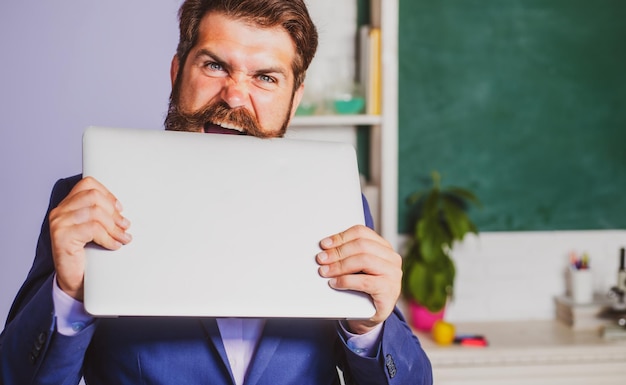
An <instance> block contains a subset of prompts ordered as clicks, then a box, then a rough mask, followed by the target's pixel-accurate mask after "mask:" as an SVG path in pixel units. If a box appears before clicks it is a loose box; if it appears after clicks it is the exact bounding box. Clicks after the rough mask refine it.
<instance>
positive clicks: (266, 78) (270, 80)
mask: <svg viewBox="0 0 626 385" xmlns="http://www.w3.org/2000/svg"><path fill="white" fill-rule="evenodd" d="M259 80H260V81H262V82H264V83H276V80H274V78H273V77H271V76H268V75H259Z"/></svg>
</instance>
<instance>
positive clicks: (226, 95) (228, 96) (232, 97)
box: [221, 75, 248, 108]
mask: <svg viewBox="0 0 626 385" xmlns="http://www.w3.org/2000/svg"><path fill="white" fill-rule="evenodd" d="M221 96H222V99H223V100H224V101H225V102H226V104H228V105H229V106H230V108H237V107H243V106H245V105H246V101H247V98H248V85H247V83H246V79H245V78H244V77H243V76H241V75H238V76H231V77H229V78H227V79H226V81H225V83H224V86H223V87H222V93H221Z"/></svg>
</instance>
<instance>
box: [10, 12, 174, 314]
mask: <svg viewBox="0 0 626 385" xmlns="http://www.w3.org/2000/svg"><path fill="white" fill-rule="evenodd" d="M179 4H180V0H162V1H151V0H132V1H128V0H108V1H85V0H67V1H45V0H29V1H3V2H1V3H0V52H1V53H2V54H1V55H2V56H1V59H0V85H1V86H0V117H1V118H0V181H1V184H2V187H1V188H0V202H1V203H2V205H1V206H0V247H1V248H2V251H1V252H0V322H1V323H2V324H4V320H5V318H6V314H7V313H8V311H9V307H10V305H11V301H12V299H13V297H14V296H15V293H16V292H17V290H18V289H19V286H20V284H21V283H22V281H23V280H24V278H25V277H26V274H27V272H28V269H29V268H30V265H31V263H32V260H33V256H34V250H35V244H36V241H37V236H38V234H39V228H40V226H41V221H42V219H43V216H44V213H45V209H46V206H47V203H48V198H49V194H50V189H51V188H52V185H53V183H54V182H55V181H56V180H57V179H58V178H61V177H65V176H69V175H73V174H77V173H79V172H80V171H81V135H82V131H83V130H84V128H85V127H87V126H89V125H107V126H117V127H138V128H153V129H159V128H161V127H162V121H163V117H164V114H165V111H166V108H167V99H168V96H169V91H170V80H169V66H170V61H171V59H172V55H173V54H174V52H175V48H176V42H177V40H178V31H177V19H176V12H177V10H178V6H179Z"/></svg>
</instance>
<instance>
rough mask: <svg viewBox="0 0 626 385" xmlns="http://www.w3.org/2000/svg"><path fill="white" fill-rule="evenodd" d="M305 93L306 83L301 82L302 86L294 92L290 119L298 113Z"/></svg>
mask: <svg viewBox="0 0 626 385" xmlns="http://www.w3.org/2000/svg"><path fill="white" fill-rule="evenodd" d="M303 94H304V83H302V84H300V87H298V89H297V90H296V92H294V94H293V105H292V106H291V116H290V117H289V120H291V119H293V117H294V115H295V114H296V110H297V109H298V106H299V105H300V102H301V101H302V95H303Z"/></svg>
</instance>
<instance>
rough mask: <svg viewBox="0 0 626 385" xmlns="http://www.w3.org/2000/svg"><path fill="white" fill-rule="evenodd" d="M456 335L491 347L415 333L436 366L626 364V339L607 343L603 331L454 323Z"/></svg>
mask: <svg viewBox="0 0 626 385" xmlns="http://www.w3.org/2000/svg"><path fill="white" fill-rule="evenodd" d="M455 326H456V331H457V334H480V335H484V336H485V337H486V338H487V340H488V342H489V346H487V347H470V346H459V345H449V346H440V345H437V344H436V343H435V342H434V341H433V340H432V338H431V337H430V335H429V334H427V333H422V332H416V333H415V334H416V335H417V336H418V337H419V338H420V341H421V342H422V346H423V347H424V350H425V351H426V353H427V354H428V356H429V358H430V359H431V362H432V363H433V366H449V365H484V364H502V363H508V364H515V363H520V364H530V363H555V362H569V363H572V362H577V361H581V362H589V361H590V360H591V361H596V360H601V361H603V362H606V361H620V360H621V361H622V362H626V338H623V339H615V340H605V339H604V338H603V337H602V336H601V334H600V332H592V331H583V332H581V331H573V330H572V329H570V328H569V327H568V326H566V325H564V324H562V323H560V322H558V321H550V320H547V321H514V322H472V323H458V324H455Z"/></svg>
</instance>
